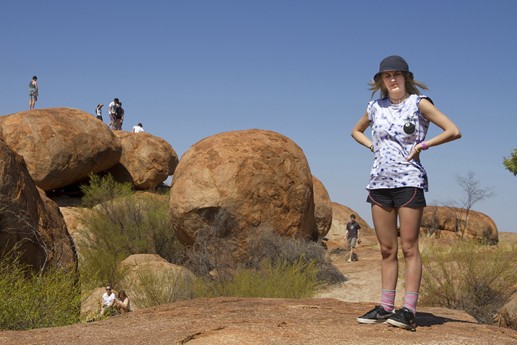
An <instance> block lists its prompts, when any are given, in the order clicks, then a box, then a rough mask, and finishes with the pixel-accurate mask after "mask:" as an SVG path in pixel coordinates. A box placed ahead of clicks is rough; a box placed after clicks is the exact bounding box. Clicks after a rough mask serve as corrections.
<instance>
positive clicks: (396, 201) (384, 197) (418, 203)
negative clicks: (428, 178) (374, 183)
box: [366, 187, 426, 208]
mask: <svg viewBox="0 0 517 345" xmlns="http://www.w3.org/2000/svg"><path fill="white" fill-rule="evenodd" d="M366 202H369V203H370V204H372V205H379V206H385V207H395V208H399V207H415V208H416V207H425V206H426V203H425V196H424V190H423V189H421V188H417V187H401V188H384V189H370V190H369V193H368V198H367V199H366Z"/></svg>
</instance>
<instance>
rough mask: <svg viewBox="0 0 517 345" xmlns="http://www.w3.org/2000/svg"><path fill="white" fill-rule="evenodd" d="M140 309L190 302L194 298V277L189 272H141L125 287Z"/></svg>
mask: <svg viewBox="0 0 517 345" xmlns="http://www.w3.org/2000/svg"><path fill="white" fill-rule="evenodd" d="M125 289H126V290H127V291H128V293H129V294H130V295H131V300H132V301H133V303H134V305H137V306H138V307H139V308H147V307H153V306H157V305H160V304H166V303H172V302H177V301H183V300H188V299H191V298H193V297H194V277H193V276H192V275H191V274H189V273H187V272H175V271H167V272H152V271H148V270H146V271H141V272H138V273H137V274H136V280H135V281H131V284H130V286H127V287H125Z"/></svg>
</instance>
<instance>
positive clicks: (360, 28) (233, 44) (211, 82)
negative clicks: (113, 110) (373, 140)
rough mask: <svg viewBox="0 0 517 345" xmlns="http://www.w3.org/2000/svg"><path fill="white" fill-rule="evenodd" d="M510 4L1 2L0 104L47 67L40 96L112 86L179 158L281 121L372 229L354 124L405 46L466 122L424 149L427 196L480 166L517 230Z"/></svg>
mask: <svg viewBox="0 0 517 345" xmlns="http://www.w3.org/2000/svg"><path fill="white" fill-rule="evenodd" d="M516 13H517V2H515V1H512V0H495V1H476V2H474V1H466V0H465V1H459V0H458V1H450V0H436V1H432V2H431V1H418V0H413V1H396V0H394V1H390V2H386V1H379V0H371V1H345V0H343V1H331V0H328V1H327V0H319V1H308V0H285V1H282V0H276V1H273V0H261V1H258V0H255V1H251V0H232V1H230V0H221V1H217V0H183V1H176V0H169V1H153V0H149V1H145V2H144V1H109V0H105V1H98V0H90V1H72V0H66V1H62V0H60V1H53V0H49V1H32V0H27V1H18V0H6V1H3V2H2V11H1V13H0V27H1V32H2V34H1V35H0V43H1V47H2V54H1V55H0V61H1V63H0V69H1V74H0V75H1V78H0V95H1V102H0V114H1V115H8V114H11V113H15V112H18V111H21V110H25V109H27V108H28V103H27V98H28V97H27V85H28V83H29V81H30V79H31V77H32V76H33V75H37V76H38V83H39V86H40V97H39V100H38V102H37V104H36V107H37V108H47V107H72V108H78V109H82V110H85V111H88V112H90V113H93V111H94V108H95V106H96V105H97V103H104V104H105V107H107V104H108V103H109V102H110V101H111V100H112V99H113V98H114V97H118V98H119V99H120V100H121V101H122V102H123V104H124V109H125V112H126V123H125V124H124V129H128V130H130V128H131V127H132V126H133V125H134V124H136V123H137V122H142V123H143V125H144V128H145V130H146V131H148V132H150V133H152V134H155V135H157V136H159V137H162V138H164V139H165V140H167V141H168V142H169V143H170V144H171V145H172V146H173V147H174V149H175V150H176V152H177V153H178V155H180V156H181V155H182V154H183V153H185V151H186V150H188V148H189V147H190V146H191V145H193V144H194V143H196V142H197V141H199V140H201V139H203V138H205V137H207V136H210V135H213V134H217V133H220V132H225V131H231V130H241V129H249V128H260V129H268V130H273V131H276V132H278V133H281V134H283V135H285V136H287V137H289V138H291V139H292V140H294V141H295V142H296V143H297V144H298V145H299V146H300V147H301V148H302V149H303V150H304V152H305V154H306V156H307V159H308V161H309V164H310V167H311V171H312V173H313V174H314V175H315V176H317V177H318V178H319V179H320V180H321V181H322V182H323V183H324V184H325V186H326V188H327V190H328V192H329V194H330V197H331V199H332V200H333V201H335V202H338V203H340V204H343V205H346V206H349V207H351V208H352V209H354V210H355V211H356V212H358V213H359V214H360V215H361V216H362V217H363V218H365V219H366V220H367V221H368V222H369V223H370V225H372V222H371V216H370V211H369V205H368V204H366V203H365V198H366V192H365V189H364V187H365V186H366V184H367V179H368V174H369V171H370V168H371V164H372V155H371V154H370V153H369V151H368V150H367V149H366V148H364V147H362V146H360V145H358V144H356V143H355V141H354V140H353V139H352V138H351V136H350V132H351V129H352V127H353V126H354V125H355V123H356V122H357V120H358V119H359V117H360V116H361V115H362V114H363V113H364V110H365V107H366V103H367V102H368V101H369V100H370V92H369V91H368V85H367V83H368V81H369V80H370V78H371V77H372V76H373V75H374V74H375V73H376V72H377V70H378V66H379V62H380V60H381V59H382V58H384V57H385V56H388V55H392V54H397V55H401V56H403V57H405V58H406V60H407V61H408V63H409V66H410V69H411V70H412V71H413V73H414V74H415V78H416V79H417V80H419V81H421V82H424V83H426V84H427V85H428V86H429V88H430V90H429V91H428V92H426V94H427V95H428V96H430V97H432V99H433V100H434V102H435V104H436V105H437V107H438V108H439V109H440V110H441V111H442V112H444V113H445V114H446V115H447V116H449V117H450V118H451V119H452V120H453V121H454V122H455V123H456V124H457V125H458V127H459V128H460V130H461V131H462V133H463V138H462V139H461V140H459V141H455V142H452V143H449V144H446V145H443V146H440V147H433V148H431V149H430V150H429V151H426V152H425V153H424V154H423V156H422V162H423V164H424V166H425V168H426V169H427V172H428V174H429V176H430V191H429V193H427V195H426V197H427V200H428V203H430V204H432V203H443V202H450V201H454V200H460V199H461V198H462V196H463V193H462V190H461V189H460V187H459V186H458V183H457V181H456V178H455V177H456V176H458V175H459V176H466V174H467V173H468V172H469V171H471V172H473V173H474V174H475V176H476V178H477V179H478V180H479V182H480V184H481V186H482V187H490V188H492V189H493V191H494V193H495V196H494V197H492V198H490V199H487V200H486V201H483V202H479V203H478V204H476V205H475V206H474V209H475V210H477V211H481V212H483V213H486V214H487V215H489V216H490V217H492V218H493V219H494V221H495V222H496V223H497V225H498V228H499V231H517V225H516V222H515V211H516V206H515V203H514V199H515V198H516V196H517V177H514V176H513V175H512V174H511V173H510V172H509V171H507V170H505V168H504V167H503V165H502V160H503V157H505V156H509V155H510V154H511V152H512V150H513V149H514V148H516V147H517V136H516V135H515V131H516V128H517V116H516V114H515V110H514V109H513V106H512V104H513V103H512V102H511V100H512V99H513V97H516V94H517V92H516V91H517V88H516V87H515V82H516V79H517V78H516V77H517V73H516V68H517V44H516V37H517V26H516V25H515V14H516ZM106 111H107V110H106V109H105V113H106ZM105 118H106V116H105ZM437 132H438V131H437V130H436V126H433V127H432V129H431V130H430V133H429V135H435V134H436V133H437Z"/></svg>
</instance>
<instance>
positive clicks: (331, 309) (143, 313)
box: [0, 291, 517, 345]
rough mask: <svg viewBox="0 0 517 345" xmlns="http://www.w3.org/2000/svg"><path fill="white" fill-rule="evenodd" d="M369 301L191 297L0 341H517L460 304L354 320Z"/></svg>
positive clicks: (289, 344)
mask: <svg viewBox="0 0 517 345" xmlns="http://www.w3.org/2000/svg"><path fill="white" fill-rule="evenodd" d="M99 293H100V291H99ZM101 295H102V294H101ZM98 296H100V295H98ZM371 308H372V303H348V302H343V301H338V300H335V299H330V298H329V299H283V298H232V297H226V298H196V299H194V300H190V301H183V302H177V303H170V304H164V305H160V306H158V307H154V308H146V309H139V310H136V311H134V312H131V313H127V314H124V315H119V316H116V317H111V318H108V319H106V320H102V321H98V322H93V323H78V324H75V325H71V326H66V327H51V328H42V329H33V330H30V331H3V332H0V339H1V340H0V342H1V343H2V344H53V345H61V344H63V345H64V344H66V345H69V344H74V345H90V344H105V343H117V341H118V340H114V339H121V340H120V343H124V344H128V345H133V344H135V345H136V344H138V345H140V344H188V345H201V344H203V345H219V344H246V345H266V344H267V345H270V344H282V345H300V344H304V345H338V344H339V345H342V344H361V345H379V344H383V345H398V344H412V345H414V344H426V345H438V344H439V345H459V344H468V345H486V344H494V345H496V344H497V345H510V344H515V343H516V340H517V331H514V330H512V329H508V328H498V327H495V326H489V325H481V324H478V323H477V322H476V320H474V319H473V318H472V317H471V316H469V315H468V314H466V313H465V312H464V311H461V310H448V309H443V308H426V307H421V308H420V307H419V308H418V313H417V330H416V332H409V331H407V330H404V329H400V328H395V327H388V326H387V325H386V324H385V323H384V324H382V323H381V324H374V325H362V324H359V323H357V321H356V318H357V315H361V314H363V313H364V312H365V310H369V309H371Z"/></svg>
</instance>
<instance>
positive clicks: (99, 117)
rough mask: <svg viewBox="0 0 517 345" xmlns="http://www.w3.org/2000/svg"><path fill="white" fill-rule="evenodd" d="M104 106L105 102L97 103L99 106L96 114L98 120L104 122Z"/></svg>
mask: <svg viewBox="0 0 517 345" xmlns="http://www.w3.org/2000/svg"><path fill="white" fill-rule="evenodd" d="M103 106H104V104H102V103H99V104H97V108H95V116H96V117H97V120H101V121H103V122H104V120H103V119H102V107H103Z"/></svg>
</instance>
